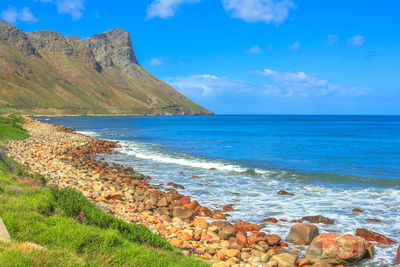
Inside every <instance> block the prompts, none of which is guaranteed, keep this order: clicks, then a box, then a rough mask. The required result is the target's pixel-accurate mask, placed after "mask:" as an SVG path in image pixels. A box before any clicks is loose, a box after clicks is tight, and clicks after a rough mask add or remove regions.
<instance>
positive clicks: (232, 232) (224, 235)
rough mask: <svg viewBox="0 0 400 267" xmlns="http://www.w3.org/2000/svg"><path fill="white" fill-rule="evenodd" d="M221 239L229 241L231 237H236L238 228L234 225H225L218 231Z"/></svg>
mask: <svg viewBox="0 0 400 267" xmlns="http://www.w3.org/2000/svg"><path fill="white" fill-rule="evenodd" d="M218 235H219V237H221V239H228V238H230V237H234V236H236V228H235V227H234V226H232V225H225V226H223V227H222V228H220V229H219V231H218Z"/></svg>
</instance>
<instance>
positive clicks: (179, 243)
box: [169, 238, 183, 247]
mask: <svg viewBox="0 0 400 267" xmlns="http://www.w3.org/2000/svg"><path fill="white" fill-rule="evenodd" d="M169 243H170V244H171V246H173V247H180V246H182V243H183V242H182V240H180V239H179V238H172V239H171V240H170V241H169Z"/></svg>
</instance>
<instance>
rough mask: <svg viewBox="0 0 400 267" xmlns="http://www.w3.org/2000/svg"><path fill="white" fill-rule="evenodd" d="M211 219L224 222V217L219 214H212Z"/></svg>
mask: <svg viewBox="0 0 400 267" xmlns="http://www.w3.org/2000/svg"><path fill="white" fill-rule="evenodd" d="M211 218H213V219H214V220H225V219H226V217H225V215H224V214H223V213H220V212H217V213H214V214H212V215H211Z"/></svg>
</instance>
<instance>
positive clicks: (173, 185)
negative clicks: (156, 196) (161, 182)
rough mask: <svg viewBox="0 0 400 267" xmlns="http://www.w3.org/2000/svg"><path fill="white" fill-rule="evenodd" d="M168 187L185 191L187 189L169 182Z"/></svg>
mask: <svg viewBox="0 0 400 267" xmlns="http://www.w3.org/2000/svg"><path fill="white" fill-rule="evenodd" d="M167 185H168V186H171V187H173V188H177V189H185V187H184V186H183V185H180V184H176V183H173V182H169V183H168V184H167Z"/></svg>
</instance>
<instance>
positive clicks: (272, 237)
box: [265, 234, 281, 246]
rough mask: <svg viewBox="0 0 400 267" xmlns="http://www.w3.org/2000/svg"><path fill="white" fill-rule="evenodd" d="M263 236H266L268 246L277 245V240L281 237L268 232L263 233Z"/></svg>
mask: <svg viewBox="0 0 400 267" xmlns="http://www.w3.org/2000/svg"><path fill="white" fill-rule="evenodd" d="M265 237H266V238H267V243H268V245H270V246H275V245H278V244H279V242H280V241H281V237H280V236H279V235H275V234H269V235H265Z"/></svg>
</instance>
